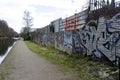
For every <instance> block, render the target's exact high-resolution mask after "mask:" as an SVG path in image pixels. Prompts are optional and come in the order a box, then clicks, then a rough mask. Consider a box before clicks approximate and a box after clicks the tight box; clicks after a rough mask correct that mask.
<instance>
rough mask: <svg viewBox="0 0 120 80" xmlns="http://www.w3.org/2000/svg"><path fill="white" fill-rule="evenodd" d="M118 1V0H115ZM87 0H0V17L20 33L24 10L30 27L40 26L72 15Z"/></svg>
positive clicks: (22, 25) (83, 5)
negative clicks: (27, 12)
mask: <svg viewBox="0 0 120 80" xmlns="http://www.w3.org/2000/svg"><path fill="white" fill-rule="evenodd" d="M117 1H120V0H117ZM87 2H88V0H0V19H3V20H5V21H7V23H8V25H9V27H12V28H13V29H14V30H15V31H17V32H18V33H20V30H21V28H22V27H24V24H23V16H24V11H26V10H27V11H29V12H30V13H31V14H30V15H31V16H32V17H33V26H32V28H42V27H45V26H46V25H49V24H50V22H51V21H54V20H56V19H58V18H63V19H64V18H65V17H69V16H71V15H74V14H75V13H77V12H80V11H82V10H83V7H85V6H87V5H86V4H87Z"/></svg>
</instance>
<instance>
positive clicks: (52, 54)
mask: <svg viewBox="0 0 120 80" xmlns="http://www.w3.org/2000/svg"><path fill="white" fill-rule="evenodd" d="M25 43H26V44H27V46H28V47H29V49H30V50H31V51H33V52H35V53H38V54H40V55H41V56H43V57H45V58H47V59H48V60H50V61H52V62H54V63H57V64H60V65H63V66H64V67H66V68H69V69H70V70H71V71H73V73H74V74H76V75H77V76H78V77H80V78H81V80H117V78H118V68H117V67H115V66H114V67H112V66H110V65H107V64H102V63H100V62H98V61H93V60H91V59H90V58H89V57H86V56H83V55H80V54H75V55H72V56H69V55H66V54H64V52H61V51H59V50H57V49H54V48H50V47H44V46H40V45H38V44H36V43H34V42H31V41H25Z"/></svg>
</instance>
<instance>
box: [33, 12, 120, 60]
mask: <svg viewBox="0 0 120 80" xmlns="http://www.w3.org/2000/svg"><path fill="white" fill-rule="evenodd" d="M34 34H35V35H36V34H37V33H34ZM33 38H34V39H33V40H35V39H36V40H38V41H39V42H40V43H42V44H46V45H48V44H50V45H53V46H54V47H55V48H56V49H59V50H62V51H65V52H67V53H68V54H70V55H71V54H82V53H85V54H87V55H89V56H92V57H94V58H98V59H102V58H107V59H108V60H110V61H113V62H114V61H116V59H117V58H116V56H120V13H118V14H116V15H115V16H114V17H112V18H111V19H108V18H105V17H100V18H99V19H98V20H96V21H93V20H91V21H89V22H88V23H87V24H86V25H85V26H84V27H83V28H81V29H79V30H70V31H61V32H56V33H51V34H50V33H44V34H43V33H40V32H39V33H38V34H37V36H36V37H35V36H34V37H33Z"/></svg>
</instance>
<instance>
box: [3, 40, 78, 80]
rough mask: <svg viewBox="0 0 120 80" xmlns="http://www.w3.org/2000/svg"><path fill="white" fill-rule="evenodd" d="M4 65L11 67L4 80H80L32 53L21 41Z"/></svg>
mask: <svg viewBox="0 0 120 80" xmlns="http://www.w3.org/2000/svg"><path fill="white" fill-rule="evenodd" d="M9 58H10V59H9ZM7 63H9V64H7ZM3 64H4V65H6V64H7V66H8V67H9V68H8V70H7V74H6V75H5V77H4V80H80V79H77V78H76V77H73V76H72V75H71V74H70V73H69V71H67V70H64V68H63V67H61V66H59V65H57V64H54V63H52V62H50V61H48V60H47V59H44V58H42V57H40V56H39V55H37V54H35V53H33V52H31V51H30V50H29V49H28V48H27V46H26V44H25V43H24V42H23V41H21V40H20V41H17V43H16V45H15V46H14V48H13V49H12V52H11V54H10V55H9V56H8V57H7V59H6V60H5V61H4V63H3ZM2 69H4V68H2Z"/></svg>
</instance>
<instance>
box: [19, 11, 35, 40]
mask: <svg viewBox="0 0 120 80" xmlns="http://www.w3.org/2000/svg"><path fill="white" fill-rule="evenodd" d="M23 21H24V27H23V28H22V32H21V33H22V34H23V38H24V39H29V38H30V30H31V27H32V26H33V18H32V16H30V12H29V11H24V16H23ZM24 36H25V37H24Z"/></svg>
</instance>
